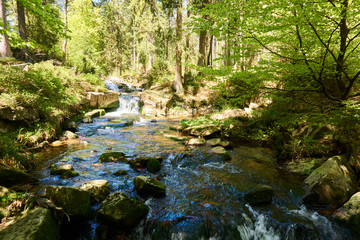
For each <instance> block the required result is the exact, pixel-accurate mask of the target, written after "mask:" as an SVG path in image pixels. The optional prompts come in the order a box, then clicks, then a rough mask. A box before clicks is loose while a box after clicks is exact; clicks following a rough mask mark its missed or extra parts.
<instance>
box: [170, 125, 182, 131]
mask: <svg viewBox="0 0 360 240" xmlns="http://www.w3.org/2000/svg"><path fill="white" fill-rule="evenodd" d="M169 129H170V130H173V131H182V130H183V129H184V128H183V127H182V126H181V125H178V126H170V127H169Z"/></svg>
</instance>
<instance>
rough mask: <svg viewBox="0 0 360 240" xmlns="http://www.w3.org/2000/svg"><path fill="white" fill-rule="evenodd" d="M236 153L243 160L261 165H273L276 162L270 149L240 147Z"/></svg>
mask: <svg viewBox="0 0 360 240" xmlns="http://www.w3.org/2000/svg"><path fill="white" fill-rule="evenodd" d="M236 151H237V152H238V153H239V154H240V155H242V157H243V158H246V159H252V160H254V161H256V162H260V163H272V162H275V161H276V158H275V155H274V153H273V152H272V151H271V149H269V148H263V147H239V148H236Z"/></svg>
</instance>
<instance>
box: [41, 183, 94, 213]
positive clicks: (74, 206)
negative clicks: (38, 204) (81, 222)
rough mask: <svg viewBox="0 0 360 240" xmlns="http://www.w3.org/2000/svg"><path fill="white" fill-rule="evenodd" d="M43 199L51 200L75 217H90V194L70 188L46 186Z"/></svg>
mask: <svg viewBox="0 0 360 240" xmlns="http://www.w3.org/2000/svg"><path fill="white" fill-rule="evenodd" d="M44 195H45V197H46V198H48V199H50V200H52V201H53V202H54V203H55V204H56V205H57V206H59V207H62V208H63V209H64V211H65V212H66V213H67V214H69V215H73V216H77V217H88V216H89V215H90V211H91V208H90V193H88V192H87V191H84V190H80V189H77V188H71V187H57V186H48V187H46V189H45V194H44Z"/></svg>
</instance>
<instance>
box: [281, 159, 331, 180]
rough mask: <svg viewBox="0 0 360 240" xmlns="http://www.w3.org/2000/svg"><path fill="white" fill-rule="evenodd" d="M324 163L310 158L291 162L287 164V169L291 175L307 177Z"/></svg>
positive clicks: (322, 160)
mask: <svg viewBox="0 0 360 240" xmlns="http://www.w3.org/2000/svg"><path fill="white" fill-rule="evenodd" d="M324 162H325V160H324V159H320V158H310V159H301V160H297V161H291V162H289V163H288V164H287V166H286V167H287V169H288V170H289V171H290V172H291V173H295V174H299V175H304V176H309V175H310V174H311V173H312V172H313V171H314V170H315V169H316V168H318V167H320V166H321V165H322V164H323V163H324Z"/></svg>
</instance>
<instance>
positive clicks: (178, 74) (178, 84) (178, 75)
mask: <svg viewBox="0 0 360 240" xmlns="http://www.w3.org/2000/svg"><path fill="white" fill-rule="evenodd" d="M181 31H182V0H179V2H178V5H177V8H176V50H175V51H176V66H175V81H174V88H175V91H176V92H177V93H183V92H184V89H183V85H182V71H181V69H182V64H181V55H182V51H181V39H182V32H181Z"/></svg>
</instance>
